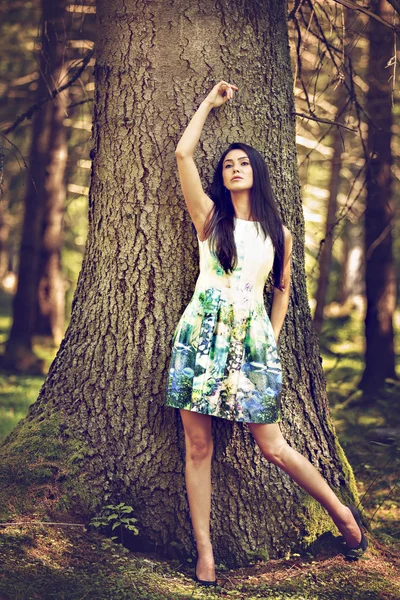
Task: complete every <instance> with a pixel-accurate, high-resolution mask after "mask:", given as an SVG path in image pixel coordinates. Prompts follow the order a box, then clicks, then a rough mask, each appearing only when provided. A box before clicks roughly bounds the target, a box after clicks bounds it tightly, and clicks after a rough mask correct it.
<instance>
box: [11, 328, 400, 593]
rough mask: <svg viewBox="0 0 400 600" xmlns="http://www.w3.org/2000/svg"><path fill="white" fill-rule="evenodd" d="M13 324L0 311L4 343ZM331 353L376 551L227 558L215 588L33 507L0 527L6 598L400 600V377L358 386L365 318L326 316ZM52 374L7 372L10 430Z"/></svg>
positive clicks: (340, 429)
mask: <svg viewBox="0 0 400 600" xmlns="http://www.w3.org/2000/svg"><path fill="white" fill-rule="evenodd" d="M3 328H4V329H3ZM6 329H7V322H6V321H5V320H4V319H0V343H1V342H2V341H3V342H4V338H2V337H1V336H3V334H5V333H6ZM45 352H47V350H46V351H45ZM322 354H323V364H324V370H325V374H326V378H327V389H328V395H329V399H330V406H331V413H332V417H333V420H334V423H335V427H336V431H337V433H338V436H339V439H340V442H341V444H342V446H343V447H344V450H345V452H346V455H347V457H348V459H349V461H350V463H351V465H352V467H353V470H354V474H355V477H356V481H357V487H358V490H359V493H360V496H361V498H362V502H363V505H364V507H365V508H366V514H367V516H368V519H369V527H370V533H369V540H370V550H369V552H368V553H367V554H366V556H364V557H363V558H362V559H361V560H359V561H358V562H357V563H349V562H347V561H345V560H344V558H343V556H342V555H341V554H338V553H337V552H334V551H333V550H332V548H331V549H330V550H329V551H325V552H324V551H322V550H321V549H320V550H318V551H317V550H315V552H314V556H311V555H306V556H299V555H296V554H294V555H292V556H291V557H289V558H288V559H281V560H270V561H268V562H256V563H254V564H252V565H250V566H248V567H246V568H242V569H236V570H234V571H228V570H226V569H224V568H223V567H222V566H220V568H219V569H218V580H219V583H220V587H218V588H216V589H215V590H209V589H206V590H205V589H202V588H200V587H198V586H196V584H195V583H194V582H193V580H192V579H191V573H192V571H193V565H192V564H191V563H190V562H188V563H186V564H182V563H179V562H178V561H171V560H170V561H167V560H163V559H162V558H160V557H159V556H156V555H151V554H140V553H133V552H130V551H128V550H127V549H125V548H124V547H122V546H121V545H119V544H115V543H113V542H112V541H111V540H109V539H108V538H105V537H104V536H102V535H100V534H99V533H98V532H95V531H87V530H86V529H85V528H84V527H82V526H79V527H74V526H73V525H72V524H71V523H69V524H64V525H57V526H52V525H48V524H38V523H33V521H34V519H35V517H34V515H33V516H32V517H29V518H27V517H24V518H23V524H21V525H7V526H4V527H0V565H2V566H0V599H1V600H50V599H53V598H54V599H57V600H63V599H65V600H75V599H76V600H78V599H79V600H80V599H83V598H85V599H86V598H87V599H93V600H103V599H104V600H111V599H112V600H114V599H115V600H124V599H129V600H130V599H135V600H136V599H140V600H146V599H147V600H161V599H163V600H164V599H165V600H185V599H189V598H190V599H202V598H232V599H238V600H255V599H268V600H281V599H282V600H284V599H293V600H303V599H304V600H306V599H307V600H343V598H346V599H349V600H368V599H371V600H399V599H400V525H399V524H400V483H399V473H400V469H399V463H400V451H399V447H400V440H398V439H390V438H388V439H386V440H384V441H382V439H381V438H379V436H377V434H376V432H375V430H376V428H377V427H389V426H390V427H391V428H400V411H398V410H396V408H397V406H398V405H399V399H400V384H399V383H397V382H394V381H393V382H388V385H387V387H386V389H385V390H384V391H383V392H382V394H381V395H380V397H379V398H375V399H373V400H374V401H371V398H365V397H363V396H362V395H361V394H360V393H359V392H358V391H357V382H358V380H359V378H360V376H361V373H362V368H363V361H362V328H361V323H360V322H359V321H357V319H355V318H352V319H343V318H341V319H330V320H329V321H328V322H327V323H326V324H325V330H324V333H323V338H322ZM42 381H43V378H42V377H32V376H30V377H23V376H15V375H11V374H3V375H1V376H0V392H1V400H0V418H1V422H2V425H1V430H0V437H4V436H5V435H6V434H7V432H8V431H9V430H11V429H12V428H13V427H14V425H15V424H16V422H17V421H18V420H19V419H20V418H22V417H23V416H24V415H25V414H26V412H27V409H28V406H29V404H30V403H31V402H33V401H34V399H35V397H36V395H37V392H38V390H39V388H40V386H41V383H42ZM3 417H5V418H3ZM378 438H379V439H378ZM9 502H11V503H13V499H12V498H10V499H9ZM16 519H18V516H17V515H16Z"/></svg>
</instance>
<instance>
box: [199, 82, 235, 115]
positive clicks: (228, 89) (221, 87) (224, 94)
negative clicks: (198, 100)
mask: <svg viewBox="0 0 400 600" xmlns="http://www.w3.org/2000/svg"><path fill="white" fill-rule="evenodd" d="M237 89H238V88H237V87H236V85H233V84H231V83H227V82H226V81H220V82H219V83H217V84H216V85H214V87H213V89H212V90H211V92H210V93H209V94H208V96H207V98H205V99H204V102H206V103H207V104H209V105H210V106H211V107H212V108H217V107H218V106H222V104H225V102H227V101H228V100H231V99H232V98H233V94H234V93H235V90H237Z"/></svg>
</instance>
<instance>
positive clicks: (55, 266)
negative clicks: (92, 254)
mask: <svg viewBox="0 0 400 600" xmlns="http://www.w3.org/2000/svg"><path fill="white" fill-rule="evenodd" d="M41 6H42V22H41V40H40V53H39V73H40V75H39V79H38V87H37V100H38V102H39V101H40V100H42V99H43V98H44V97H46V95H48V94H49V93H50V92H51V91H52V90H53V89H54V88H56V87H57V86H59V85H61V84H62V82H63V81H64V79H65V74H66V66H65V52H66V42H67V37H66V36H67V27H66V23H67V17H68V14H67V11H66V6H67V0H56V1H53V0H42V5H41ZM65 107H66V93H65V92H62V93H60V94H58V95H57V96H56V97H55V99H54V100H53V101H52V102H48V103H47V104H45V105H44V106H43V107H42V108H41V110H39V111H37V112H35V114H34V117H33V122H32V125H33V129H32V142H31V151H30V159H29V173H28V180H27V191H26V196H25V213H24V221H23V227H22V236H21V248H20V255H19V269H18V285H17V291H16V294H15V297H14V302H13V324H12V328H11V331H10V336H9V339H8V342H7V346H6V360H7V362H8V363H9V364H10V363H11V364H14V365H15V366H17V367H18V368H20V369H22V370H24V369H25V368H26V367H27V366H30V365H31V364H32V362H36V356H34V355H33V352H32V337H33V334H34V333H35V329H36V330H37V328H38V327H39V330H40V333H45V334H46V335H48V336H50V337H51V338H52V339H53V340H54V341H57V342H59V341H60V338H61V337H62V332H63V323H64V288H63V282H62V277H61V270H60V251H61V244H62V216H63V210H64V202H65V167H66V161H67V152H68V146H67V137H66V129H65V127H64V124H63V120H64V117H65ZM38 315H39V316H40V320H39V321H38Z"/></svg>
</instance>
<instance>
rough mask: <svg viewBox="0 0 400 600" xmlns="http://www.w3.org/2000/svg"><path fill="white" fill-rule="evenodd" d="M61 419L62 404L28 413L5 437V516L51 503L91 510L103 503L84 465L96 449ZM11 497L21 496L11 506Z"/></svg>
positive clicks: (0, 470) (1, 476)
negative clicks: (65, 432) (65, 430)
mask: <svg viewBox="0 0 400 600" xmlns="http://www.w3.org/2000/svg"><path fill="white" fill-rule="evenodd" d="M60 424H61V421H60V414H59V413H58V412H57V411H56V410H54V411H51V410H47V411H45V412H44V413H42V414H40V416H34V417H30V416H29V415H28V417H27V418H26V419H24V420H23V421H21V422H20V423H18V425H17V427H16V428H15V429H14V430H13V431H12V433H11V434H10V435H9V436H8V437H7V438H6V439H5V440H4V442H3V444H2V460H1V463H0V485H1V492H0V504H1V505H2V507H3V510H2V512H1V513H0V518H1V519H2V520H4V519H8V518H9V517H10V515H11V514H12V513H20V514H24V513H25V514H26V513H28V512H29V511H30V510H34V512H35V513H37V511H38V510H40V506H42V512H46V510H47V508H48V507H49V506H50V508H51V510H58V511H66V510H73V511H74V512H75V513H79V514H80V515H82V514H85V515H86V514H87V515H89V514H90V513H91V512H93V510H94V507H95V506H96V505H97V504H98V499H97V498H96V497H94V496H95V494H94V493H93V492H94V490H93V487H91V486H90V485H89V484H88V482H87V480H86V472H85V470H84V469H82V461H83V460H84V458H85V457H87V455H89V454H90V449H89V447H88V446H87V445H86V444H84V443H82V442H81V441H80V440H76V439H75V438H73V437H66V436H62V435H61V430H60ZM2 496H3V498H4V502H1V497H2ZM9 497H13V498H16V500H15V502H14V503H13V505H12V507H11V508H7V506H8V503H7V502H6V499H7V498H9ZM45 500H46V501H45ZM49 500H51V502H49ZM40 501H42V502H40ZM38 502H39V507H38V506H37V503H38Z"/></svg>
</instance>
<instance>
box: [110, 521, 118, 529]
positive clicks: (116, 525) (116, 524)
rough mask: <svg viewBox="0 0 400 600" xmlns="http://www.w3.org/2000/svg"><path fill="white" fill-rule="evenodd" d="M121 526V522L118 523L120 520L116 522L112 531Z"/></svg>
mask: <svg viewBox="0 0 400 600" xmlns="http://www.w3.org/2000/svg"><path fill="white" fill-rule="evenodd" d="M119 526H120V523H118V522H117V523H114V525H113V526H112V527H111V531H114V529H115V528H116V527H119Z"/></svg>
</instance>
